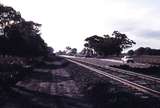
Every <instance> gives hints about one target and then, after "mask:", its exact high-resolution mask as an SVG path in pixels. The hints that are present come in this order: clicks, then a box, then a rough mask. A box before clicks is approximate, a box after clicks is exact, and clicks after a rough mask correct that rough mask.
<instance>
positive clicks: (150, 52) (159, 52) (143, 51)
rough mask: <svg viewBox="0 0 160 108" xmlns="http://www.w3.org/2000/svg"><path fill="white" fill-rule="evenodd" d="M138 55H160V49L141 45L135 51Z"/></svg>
mask: <svg viewBox="0 0 160 108" xmlns="http://www.w3.org/2000/svg"><path fill="white" fill-rule="evenodd" d="M134 53H135V54H136V55H160V49H151V48H149V47H146V48H144V47H140V48H138V49H136V50H135V51H134Z"/></svg>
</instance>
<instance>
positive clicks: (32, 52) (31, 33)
mask: <svg viewBox="0 0 160 108" xmlns="http://www.w3.org/2000/svg"><path fill="white" fill-rule="evenodd" d="M40 26H41V24H38V23H35V22H33V21H25V20H24V19H23V18H22V17H21V15H20V13H19V12H17V11H15V10H14V9H13V8H12V7H6V6H3V5H0V28H1V29H2V30H3V31H4V35H3V36H0V51H1V52H2V53H3V54H12V55H20V56H42V55H43V56H44V55H46V54H47V52H48V51H47V44H46V43H45V42H44V40H43V39H42V38H41V36H40V30H39V27H40Z"/></svg>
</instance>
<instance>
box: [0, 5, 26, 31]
mask: <svg viewBox="0 0 160 108" xmlns="http://www.w3.org/2000/svg"><path fill="white" fill-rule="evenodd" d="M22 21H24V19H23V18H22V17H21V14H20V12H17V11H16V10H14V9H13V8H12V7H8V6H4V5H2V4H0V28H3V29H4V28H5V27H6V26H10V25H13V24H17V23H20V22H22Z"/></svg>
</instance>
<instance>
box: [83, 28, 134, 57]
mask: <svg viewBox="0 0 160 108" xmlns="http://www.w3.org/2000/svg"><path fill="white" fill-rule="evenodd" d="M85 41H86V43H85V44H84V46H85V47H88V48H92V49H94V51H95V52H96V53H98V54H99V55H102V56H107V55H115V54H116V55H119V54H120V53H121V52H122V51H123V49H126V48H130V47H132V45H133V44H135V42H134V41H133V40H130V39H129V38H128V37H127V36H126V35H125V34H121V33H120V32H118V31H114V32H113V34H112V36H109V35H104V36H103V37H101V36H97V35H94V36H91V37H88V38H86V39H85Z"/></svg>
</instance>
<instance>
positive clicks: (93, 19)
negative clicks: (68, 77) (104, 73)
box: [0, 0, 160, 51]
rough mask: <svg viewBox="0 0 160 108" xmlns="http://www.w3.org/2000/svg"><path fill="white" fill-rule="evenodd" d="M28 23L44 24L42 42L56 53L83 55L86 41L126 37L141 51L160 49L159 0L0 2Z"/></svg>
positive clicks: (2, 0) (23, 0) (134, 47)
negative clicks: (67, 51) (115, 35)
mask: <svg viewBox="0 0 160 108" xmlns="http://www.w3.org/2000/svg"><path fill="white" fill-rule="evenodd" d="M0 3H2V4H4V5H7V6H12V7H13V8H14V9H15V10H17V11H20V13H21V15H22V17H23V18H25V19H26V20H27V21H30V20H32V21H34V22H38V23H40V24H42V27H41V33H42V38H43V39H44V40H45V41H46V43H47V44H48V45H49V46H52V47H53V48H54V49H55V51H58V50H64V49H65V47H66V46H71V47H72V48H77V49H78V51H81V49H82V48H83V44H84V42H85V41H84V40H85V38H87V37H89V36H93V35H99V36H103V35H105V34H109V35H111V34H112V32H113V31H114V30H117V31H119V32H121V33H125V34H126V35H127V36H128V38H130V39H132V40H134V41H135V42H136V45H134V46H133V49H136V48H138V47H151V48H156V49H158V48H160V43H159V42H160V41H159V40H160V21H159V20H160V12H159V10H160V7H159V5H160V0H0Z"/></svg>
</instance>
